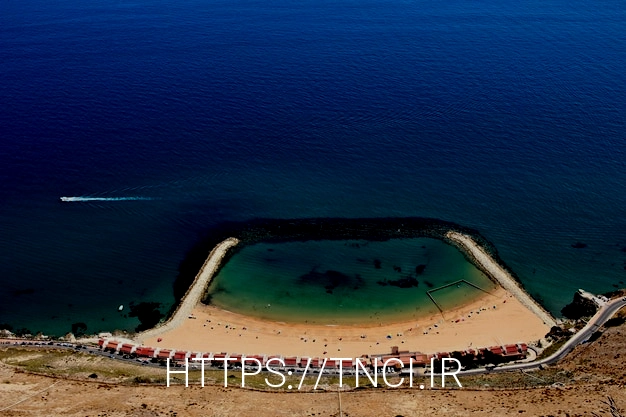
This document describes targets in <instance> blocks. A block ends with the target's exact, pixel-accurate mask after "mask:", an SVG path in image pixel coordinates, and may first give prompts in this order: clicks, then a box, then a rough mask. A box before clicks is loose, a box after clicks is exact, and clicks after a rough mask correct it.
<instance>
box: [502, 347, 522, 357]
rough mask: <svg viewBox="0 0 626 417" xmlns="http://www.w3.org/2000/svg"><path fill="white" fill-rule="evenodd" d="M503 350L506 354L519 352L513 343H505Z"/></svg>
mask: <svg viewBox="0 0 626 417" xmlns="http://www.w3.org/2000/svg"><path fill="white" fill-rule="evenodd" d="M504 350H505V352H506V354H507V355H516V354H518V353H519V352H518V351H517V346H515V345H506V346H505V347H504Z"/></svg>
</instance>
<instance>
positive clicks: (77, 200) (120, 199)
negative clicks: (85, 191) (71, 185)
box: [61, 197, 152, 202]
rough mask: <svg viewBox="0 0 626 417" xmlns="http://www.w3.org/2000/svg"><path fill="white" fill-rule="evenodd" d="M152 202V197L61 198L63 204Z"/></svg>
mask: <svg viewBox="0 0 626 417" xmlns="http://www.w3.org/2000/svg"><path fill="white" fill-rule="evenodd" d="M129 200H133V201H136V200H152V198H150V197H61V201H63V202H84V201H129Z"/></svg>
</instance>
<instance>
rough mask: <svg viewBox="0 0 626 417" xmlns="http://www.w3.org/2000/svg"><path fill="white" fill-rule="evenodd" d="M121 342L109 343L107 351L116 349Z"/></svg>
mask: <svg viewBox="0 0 626 417" xmlns="http://www.w3.org/2000/svg"><path fill="white" fill-rule="evenodd" d="M119 344H120V342H113V341H109V343H107V345H106V347H107V349H116V348H117V345H119Z"/></svg>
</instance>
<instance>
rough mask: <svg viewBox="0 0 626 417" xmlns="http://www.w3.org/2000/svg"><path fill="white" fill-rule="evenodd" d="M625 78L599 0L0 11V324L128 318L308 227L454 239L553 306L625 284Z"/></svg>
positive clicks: (123, 0) (19, 5)
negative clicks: (202, 265)
mask: <svg viewBox="0 0 626 417" xmlns="http://www.w3.org/2000/svg"><path fill="white" fill-rule="evenodd" d="M625 68H626V4H625V3H624V2H623V1H622V0H598V1H593V2H590V1H580V0H541V1H538V0H530V1H523V2H520V1H512V0H500V1H489V0H478V1H472V2H468V1H457V0H451V1H446V2H434V1H425V0H415V1H401V0H379V1H372V0H359V1H354V0H333V1H326V0H316V1H310V0H302V1H297V2H296V1H286V0H272V1H258V0H254V1H251V0H235V1H233V0H230V1H223V0H203V1H199V0H189V1H184V2H181V1H172V0H161V1H158V0H152V1H145V0H134V1H131V0H117V1H114V0H101V1H89V2H88V1H78V0H57V1H49V0H46V1H43V0H28V1H16V0H2V1H0V323H8V324H11V325H12V326H13V328H14V329H19V328H28V329H30V330H31V331H32V332H37V331H43V332H47V333H55V334H61V333H65V332H67V331H69V330H71V324H72V323H74V322H84V323H86V324H87V326H88V332H96V331H99V330H111V329H115V328H118V329H127V330H131V329H133V328H134V327H135V326H136V324H137V320H136V319H134V318H128V317H125V313H127V309H126V310H124V311H123V312H122V313H120V312H118V311H117V308H118V306H119V305H120V304H123V305H125V306H128V305H129V304H130V303H131V302H134V303H139V302H142V301H156V302H160V303H162V311H164V312H165V311H166V310H167V309H168V308H169V307H170V306H171V304H172V303H173V300H174V298H173V293H172V283H173V281H174V279H175V277H176V275H177V271H178V265H179V262H180V261H181V260H182V259H183V258H184V256H185V254H186V253H187V251H188V250H189V249H190V248H191V247H192V246H193V244H194V243H195V242H196V241H197V239H198V238H199V236H200V235H201V233H202V232H203V231H205V230H207V229H209V228H210V227H211V226H214V225H216V224H218V223H221V222H223V221H227V220H248V219H251V218H255V217H274V218H293V217H316V216H332V217H338V216H344V217H356V216H369V217H378V216H382V217H386V216H425V217H436V218H440V219H444V220H448V221H453V222H456V223H460V224H462V225H465V226H469V227H473V228H476V229H478V230H479V231H480V232H481V233H482V234H483V235H484V236H485V237H487V238H488V239H489V240H491V241H492V242H493V243H494V244H495V245H496V247H497V248H498V250H499V252H500V255H501V257H502V258H503V259H504V261H505V262H506V263H507V264H509V266H510V267H511V268H512V269H513V270H514V271H516V272H517V274H518V275H519V276H520V278H521V280H522V281H523V283H524V285H525V286H526V288H527V289H528V290H529V291H530V293H531V294H533V295H535V296H540V299H541V300H542V302H543V303H544V304H545V305H546V306H547V308H549V309H550V311H552V312H553V313H555V314H557V315H558V314H559V311H560V309H561V308H562V307H563V306H564V305H565V304H566V303H567V302H569V300H570V299H571V297H572V294H573V292H574V291H576V290H577V289H578V288H584V289H586V290H589V291H592V292H606V291H610V290H612V289H614V288H615V287H616V286H619V287H625V286H626V285H624V281H626V70H625ZM61 196H77V197H91V198H100V199H111V200H91V201H85V202H69V203H61V202H60V201H59V198H60V197H61ZM114 198H122V200H114ZM577 242H580V243H582V244H583V245H579V246H584V245H586V247H584V248H574V247H573V246H572V245H575V244H576V243H577Z"/></svg>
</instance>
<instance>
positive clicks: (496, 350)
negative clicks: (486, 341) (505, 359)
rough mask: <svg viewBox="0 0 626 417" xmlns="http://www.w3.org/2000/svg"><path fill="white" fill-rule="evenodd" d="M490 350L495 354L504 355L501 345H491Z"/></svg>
mask: <svg viewBox="0 0 626 417" xmlns="http://www.w3.org/2000/svg"><path fill="white" fill-rule="evenodd" d="M489 350H490V351H491V353H493V354H494V355H502V354H503V353H504V352H503V350H502V347H501V346H491V347H490V348H489Z"/></svg>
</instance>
